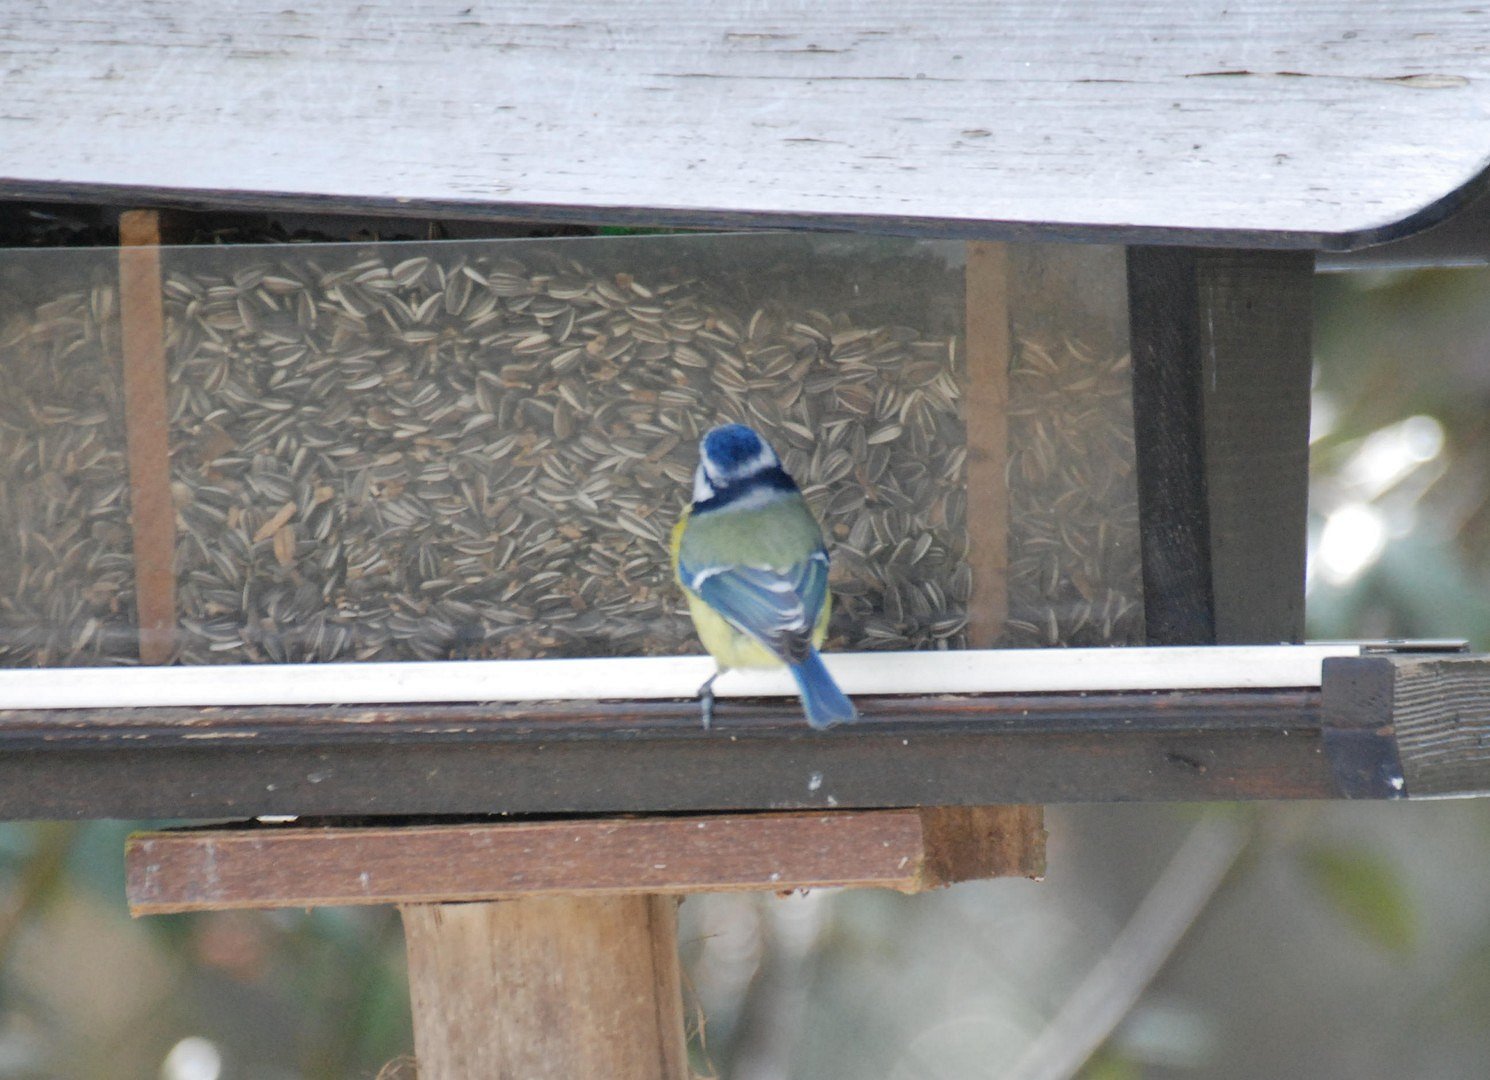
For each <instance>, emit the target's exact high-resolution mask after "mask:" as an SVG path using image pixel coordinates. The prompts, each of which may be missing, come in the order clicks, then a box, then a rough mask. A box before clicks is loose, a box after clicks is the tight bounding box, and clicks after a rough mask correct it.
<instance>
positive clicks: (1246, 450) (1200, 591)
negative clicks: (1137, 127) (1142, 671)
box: [1128, 248, 1314, 645]
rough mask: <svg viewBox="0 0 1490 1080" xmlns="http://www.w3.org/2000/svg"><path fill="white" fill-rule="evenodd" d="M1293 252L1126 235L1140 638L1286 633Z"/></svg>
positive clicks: (1300, 490)
mask: <svg viewBox="0 0 1490 1080" xmlns="http://www.w3.org/2000/svg"><path fill="white" fill-rule="evenodd" d="M1313 272H1314V256H1313V255H1312V254H1311V253H1309V252H1287V251H1274V252H1260V251H1209V250H1197V249H1188V248H1131V249H1130V250H1129V253H1128V289H1129V323H1130V325H1129V329H1130V333H1131V336H1132V343H1133V412H1134V426H1135V436H1136V441H1137V449H1138V471H1139V513H1140V516H1141V529H1142V533H1143V560H1144V569H1143V573H1144V611H1145V618H1146V620H1147V624H1148V640H1149V644H1151V645H1243V644H1275V643H1277V642H1284V641H1300V640H1302V639H1303V632H1304V558H1305V550H1306V534H1305V530H1306V519H1307V513H1308V495H1309V490H1308V481H1309V473H1308V470H1309V365H1310V334H1309V326H1310V321H1311V309H1310V295H1311V292H1310V288H1311V284H1312V280H1313Z"/></svg>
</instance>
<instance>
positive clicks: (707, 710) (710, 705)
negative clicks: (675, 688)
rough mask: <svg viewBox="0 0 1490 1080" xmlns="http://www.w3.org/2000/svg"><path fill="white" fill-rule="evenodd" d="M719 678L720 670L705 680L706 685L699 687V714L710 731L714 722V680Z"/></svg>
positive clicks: (706, 729)
mask: <svg viewBox="0 0 1490 1080" xmlns="http://www.w3.org/2000/svg"><path fill="white" fill-rule="evenodd" d="M717 678H719V672H717V671H716V672H714V674H712V675H710V676H709V677H708V679H707V680H705V682H704V685H703V686H700V687H699V688H698V708H699V716H700V718H701V719H702V720H703V722H704V730H705V731H708V730H709V729H710V728H711V727H712V726H713V724H714V690H713V687H714V680H715V679H717Z"/></svg>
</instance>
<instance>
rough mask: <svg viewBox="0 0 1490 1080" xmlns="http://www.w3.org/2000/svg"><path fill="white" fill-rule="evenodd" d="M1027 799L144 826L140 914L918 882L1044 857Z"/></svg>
mask: <svg viewBox="0 0 1490 1080" xmlns="http://www.w3.org/2000/svg"><path fill="white" fill-rule="evenodd" d="M1044 835H1045V834H1044V830H1043V828H1042V825H1041V814H1040V811H1039V809H1038V808H1036V807H1019V806H1016V807H962V808H952V809H950V810H939V809H925V810H878V811H863V812H843V811H840V812H833V813H766V814H746V815H717V816H705V817H666V818H609V819H601V820H571V821H543V822H500V823H477V824H460V825H435V826H413V827H404V828H385V827H350V828H307V827H300V826H260V827H250V828H231V829H188V830H182V831H176V832H155V833H141V834H137V835H135V836H133V837H131V838H130V841H129V845H128V848H127V852H126V857H125V863H126V871H127V875H128V894H129V902H130V910H131V911H133V912H134V913H135V914H136V915H158V914H163V913H167V912H175V911H199V910H216V909H220V908H264V907H320V906H326V905H338V904H388V903H398V904H416V903H436V902H441V901H450V900H491V899H498V898H502V897H513V896H527V895H558V894H577V893H584V894H596V895H602V894H616V893H636V892H651V893H678V894H682V893H695V892H731V891H734V892H738V891H749V890H757V891H759V890H771V891H781V890H788V889H805V888H822V887H826V886H856V887H879V888H890V889H898V890H900V891H902V892H922V891H924V890H926V889H931V888H937V887H940V886H943V885H948V884H951V883H952V882H956V881H968V880H972V879H977V878H985V877H998V876H1009V875H1014V876H1022V877H1034V876H1038V875H1039V874H1040V873H1042V872H1043V869H1044Z"/></svg>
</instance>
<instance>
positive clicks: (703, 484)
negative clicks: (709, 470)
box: [693, 465, 714, 503]
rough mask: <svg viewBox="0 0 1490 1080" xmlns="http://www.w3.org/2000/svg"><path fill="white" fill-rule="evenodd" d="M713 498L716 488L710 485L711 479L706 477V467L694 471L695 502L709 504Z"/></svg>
mask: <svg viewBox="0 0 1490 1080" xmlns="http://www.w3.org/2000/svg"><path fill="white" fill-rule="evenodd" d="M713 497H714V488H713V487H712V486H711V485H710V483H709V478H708V477H707V476H705V475H704V467H703V466H702V465H700V466H699V467H698V468H697V469H695V470H693V501H694V502H696V503H701V502H708V501H709V500H710V499H712V498H713Z"/></svg>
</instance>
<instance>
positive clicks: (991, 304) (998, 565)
mask: <svg viewBox="0 0 1490 1080" xmlns="http://www.w3.org/2000/svg"><path fill="white" fill-rule="evenodd" d="M1008 278H1009V256H1008V246H1007V245H1006V244H995V243H970V244H968V246H967V271H966V281H967V286H966V289H967V300H966V306H967V320H966V334H965V337H966V350H967V355H966V358H965V359H966V361H967V396H966V412H965V416H966V423H967V541H968V544H967V561H968V565H969V566H970V567H971V568H972V571H973V591H972V595H971V596H970V597H969V600H968V609H967V614H968V617H967V641H968V647H969V648H973V649H990V648H992V647H993V646H994V645H995V644H997V643H998V640H999V637H1000V636H1001V635H1002V634H1003V632H1004V620H1005V619H1006V618H1008V615H1009V482H1008V478H1007V476H1006V473H1005V469H1006V467H1007V465H1008V461H1009V348H1010V343H1009V280H1008Z"/></svg>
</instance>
